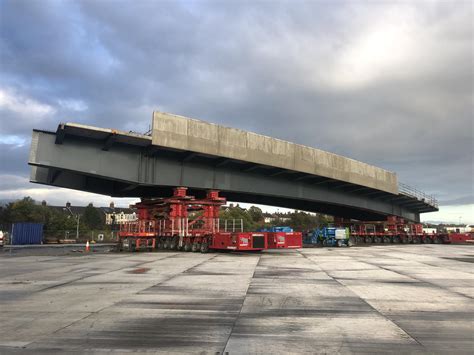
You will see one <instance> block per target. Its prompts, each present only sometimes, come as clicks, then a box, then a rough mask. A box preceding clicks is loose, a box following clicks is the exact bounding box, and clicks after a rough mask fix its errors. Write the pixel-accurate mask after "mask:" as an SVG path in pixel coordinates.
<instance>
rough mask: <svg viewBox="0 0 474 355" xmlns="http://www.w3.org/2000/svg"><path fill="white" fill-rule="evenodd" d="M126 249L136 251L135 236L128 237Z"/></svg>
mask: <svg viewBox="0 0 474 355" xmlns="http://www.w3.org/2000/svg"><path fill="white" fill-rule="evenodd" d="M128 251H130V252H134V251H137V242H136V240H135V238H128Z"/></svg>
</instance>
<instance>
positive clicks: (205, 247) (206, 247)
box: [201, 242, 209, 253]
mask: <svg viewBox="0 0 474 355" xmlns="http://www.w3.org/2000/svg"><path fill="white" fill-rule="evenodd" d="M208 251H209V243H208V242H203V243H201V253H207V252H208Z"/></svg>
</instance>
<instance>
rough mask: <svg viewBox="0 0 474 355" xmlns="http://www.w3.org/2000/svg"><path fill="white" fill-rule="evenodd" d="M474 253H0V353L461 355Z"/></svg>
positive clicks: (472, 342)
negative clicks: (398, 354)
mask: <svg viewBox="0 0 474 355" xmlns="http://www.w3.org/2000/svg"><path fill="white" fill-rule="evenodd" d="M473 262H474V247H473V246H461V245H458V246H454V245H402V246H396V245H390V246H373V247H366V248H357V247H354V248H350V249H348V248H340V249H333V248H328V249H302V250H292V251H273V252H265V253H259V254H249V253H247V254H235V253H233V254H232V253H209V254H198V253H184V252H180V253H174V252H159V253H133V254H115V253H94V254H88V255H84V254H79V253H70V254H69V255H50V256H48V255H38V256H35V255H31V254H29V253H27V254H25V255H23V254H22V253H15V254H9V253H5V252H0V353H10V352H13V353H23V352H31V353H35V354H36V353H45V354H50V353H53V352H57V353H64V352H73V351H77V352H86V351H87V352H107V351H113V352H131V351H134V352H140V351H143V352H152V353H157V352H170V353H200V352H206V353H212V354H216V353H225V352H228V353H229V354H240V353H260V354H272V353H303V352H306V353H308V352H310V353H367V352H372V353H383V352H392V353H433V352H438V353H448V352H449V353H472V352H473V350H474V339H473V334H474V331H473V330H474V329H473V320H474V303H473V296H474V276H473V272H474V270H473V265H474V264H473Z"/></svg>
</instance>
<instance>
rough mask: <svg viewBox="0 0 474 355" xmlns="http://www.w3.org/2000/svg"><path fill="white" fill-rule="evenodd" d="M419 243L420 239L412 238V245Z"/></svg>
mask: <svg viewBox="0 0 474 355" xmlns="http://www.w3.org/2000/svg"><path fill="white" fill-rule="evenodd" d="M420 243H421V239H420V237H413V244H420Z"/></svg>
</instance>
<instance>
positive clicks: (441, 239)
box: [433, 237, 443, 244]
mask: <svg viewBox="0 0 474 355" xmlns="http://www.w3.org/2000/svg"><path fill="white" fill-rule="evenodd" d="M433 242H434V243H435V244H443V238H441V237H435V238H434V240H433Z"/></svg>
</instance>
